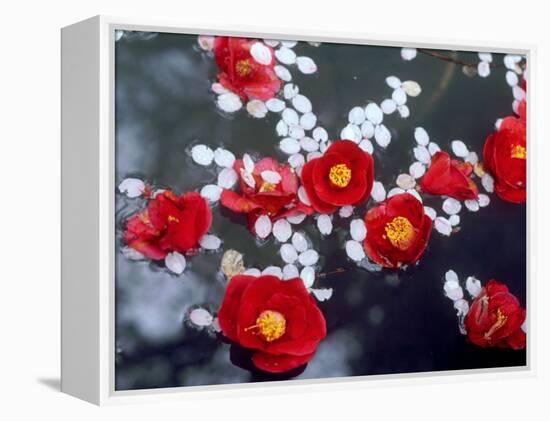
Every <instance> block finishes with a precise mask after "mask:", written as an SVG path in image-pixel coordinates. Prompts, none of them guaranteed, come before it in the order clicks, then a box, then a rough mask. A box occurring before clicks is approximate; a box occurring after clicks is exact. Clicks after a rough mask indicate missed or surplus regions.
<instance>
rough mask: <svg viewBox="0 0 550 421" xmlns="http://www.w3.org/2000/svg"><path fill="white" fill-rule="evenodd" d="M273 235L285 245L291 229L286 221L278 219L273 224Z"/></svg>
mask: <svg viewBox="0 0 550 421" xmlns="http://www.w3.org/2000/svg"><path fill="white" fill-rule="evenodd" d="M273 235H274V236H275V238H276V239H277V240H279V241H280V242H281V243H286V242H287V241H288V239H289V238H290V236H291V235H292V227H291V226H290V222H288V221H287V220H286V219H279V220H277V221H276V222H275V223H274V224H273Z"/></svg>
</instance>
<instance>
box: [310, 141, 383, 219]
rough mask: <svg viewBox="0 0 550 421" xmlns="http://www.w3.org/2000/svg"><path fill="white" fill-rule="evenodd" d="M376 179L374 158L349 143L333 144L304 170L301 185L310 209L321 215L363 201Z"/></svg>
mask: <svg viewBox="0 0 550 421" xmlns="http://www.w3.org/2000/svg"><path fill="white" fill-rule="evenodd" d="M373 180H374V163H373V160H372V157H371V156H370V155H369V154H368V153H366V152H365V151H363V150H362V149H361V148H360V147H359V146H357V145H356V144H355V143H354V142H352V141H350V140H338V141H336V142H334V143H333V144H332V145H331V146H330V147H329V148H328V149H327V150H326V151H325V153H324V155H323V156H321V157H319V158H316V159H312V160H311V161H309V162H308V163H307V164H305V165H304V167H303V169H302V183H303V185H304V188H305V190H306V193H307V196H308V198H309V200H310V202H311V206H313V208H314V209H315V210H316V211H317V212H320V213H332V212H334V211H336V209H338V207H340V206H347V205H357V204H360V203H362V202H364V201H365V200H366V199H367V198H368V197H369V195H370V192H371V190H372V184H373Z"/></svg>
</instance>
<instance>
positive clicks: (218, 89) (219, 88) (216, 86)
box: [210, 82, 231, 95]
mask: <svg viewBox="0 0 550 421" xmlns="http://www.w3.org/2000/svg"><path fill="white" fill-rule="evenodd" d="M210 89H211V90H212V92H214V93H215V94H218V95H221V94H226V93H228V92H231V91H229V90H227V89H226V88H224V86H223V85H222V84H221V83H219V82H214V83H213V84H212V86H210Z"/></svg>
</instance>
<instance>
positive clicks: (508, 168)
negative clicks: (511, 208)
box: [483, 101, 527, 203]
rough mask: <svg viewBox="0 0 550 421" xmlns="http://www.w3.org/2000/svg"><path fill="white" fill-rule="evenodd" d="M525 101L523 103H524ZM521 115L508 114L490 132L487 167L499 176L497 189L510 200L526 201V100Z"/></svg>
mask: <svg viewBox="0 0 550 421" xmlns="http://www.w3.org/2000/svg"><path fill="white" fill-rule="evenodd" d="M522 104H523V105H522ZM518 112H519V113H520V117H519V118H517V117H506V118H505V119H504V120H502V123H501V124H500V127H499V128H498V130H497V131H495V132H494V133H493V134H491V135H489V137H488V138H487V140H486V141H485V146H484V147H483V160H484V166H485V169H486V170H487V171H488V172H489V173H490V174H491V175H492V176H493V177H494V178H495V191H496V193H497V194H498V196H499V197H500V198H501V199H503V200H506V201H508V202H513V203H524V202H525V198H526V188H527V181H526V176H527V175H526V173H527V143H526V137H527V127H526V121H525V101H522V103H520V106H519V111H518Z"/></svg>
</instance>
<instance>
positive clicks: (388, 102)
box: [380, 99, 397, 114]
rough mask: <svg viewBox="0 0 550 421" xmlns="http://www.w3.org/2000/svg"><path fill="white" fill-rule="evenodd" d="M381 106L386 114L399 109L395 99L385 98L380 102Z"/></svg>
mask: <svg viewBox="0 0 550 421" xmlns="http://www.w3.org/2000/svg"><path fill="white" fill-rule="evenodd" d="M380 108H381V109H382V112H383V113H384V114H392V113H394V112H395V110H397V104H396V103H395V101H394V100H393V99H385V100H384V101H382V103H381V104H380Z"/></svg>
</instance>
